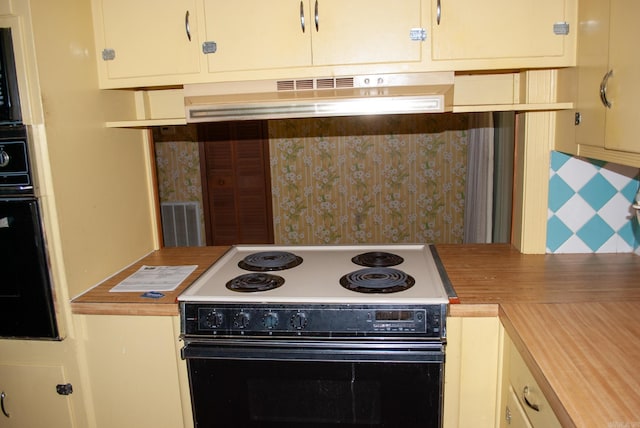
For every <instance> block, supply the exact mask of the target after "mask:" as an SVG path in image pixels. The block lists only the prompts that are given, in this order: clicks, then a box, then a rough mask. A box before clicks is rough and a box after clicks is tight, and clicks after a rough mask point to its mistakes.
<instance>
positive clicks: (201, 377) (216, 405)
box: [187, 358, 443, 428]
mask: <svg viewBox="0 0 640 428" xmlns="http://www.w3.org/2000/svg"><path fill="white" fill-rule="evenodd" d="M187 363H188V365H189V377H190V383H191V393H192V404H193V410H194V417H195V419H196V421H197V425H196V426H197V427H200V428H202V427H213V428H216V427H234V428H235V427H238V428H243V427H245V428H256V427H260V428H276V427H277V428H293V427H295V428H367V427H371V428H435V427H439V426H440V423H441V409H442V388H441V384H442V367H443V365H442V364H441V363H426V364H425V363H389V362H357V363H354V362H340V361H331V362H327V361H324V362H319V361H318V362H309V361H272V360H269V361H251V360H245V361H242V360H217V359H204V358H203V359H198V358H194V359H188V360H187Z"/></svg>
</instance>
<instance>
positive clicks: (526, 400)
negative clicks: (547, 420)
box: [522, 386, 540, 412]
mask: <svg viewBox="0 0 640 428" xmlns="http://www.w3.org/2000/svg"><path fill="white" fill-rule="evenodd" d="M527 395H529V387H528V386H525V387H524V390H523V391H522V399H523V400H524V403H525V404H526V405H527V406H529V407H531V408H532V409H533V410H535V411H536V412H539V411H540V406H538V405H537V404H533V403H532V402H530V401H529V399H528V398H527Z"/></svg>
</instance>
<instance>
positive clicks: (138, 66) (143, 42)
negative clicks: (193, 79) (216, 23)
mask: <svg viewBox="0 0 640 428" xmlns="http://www.w3.org/2000/svg"><path fill="white" fill-rule="evenodd" d="M92 6H93V15H94V32H95V36H96V50H97V56H98V58H97V61H98V74H99V78H100V86H101V87H102V88H110V87H135V86H147V85H156V86H157V85H171V84H178V83H181V82H180V78H179V76H184V75H189V74H197V73H198V72H199V71H200V53H199V52H200V50H199V49H200V46H199V45H200V43H199V41H198V32H197V19H196V18H197V17H196V0H134V1H131V0H93V3H92Z"/></svg>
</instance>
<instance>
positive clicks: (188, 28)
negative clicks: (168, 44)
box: [184, 11, 191, 41]
mask: <svg viewBox="0 0 640 428" xmlns="http://www.w3.org/2000/svg"><path fill="white" fill-rule="evenodd" d="M184 31H185V32H186V33H187V39H189V41H191V25H190V24H189V11H187V12H186V13H185V14H184Z"/></svg>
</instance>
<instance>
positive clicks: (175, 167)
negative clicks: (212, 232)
mask: <svg viewBox="0 0 640 428" xmlns="http://www.w3.org/2000/svg"><path fill="white" fill-rule="evenodd" d="M153 140H154V143H155V156H156V174H157V180H158V195H159V197H160V203H164V202H198V204H199V205H198V208H199V209H198V211H199V213H200V226H199V227H200V236H203V237H204V211H203V206H202V184H201V178H200V155H199V151H198V139H197V132H196V128H195V127H193V126H175V127H174V126H171V127H163V128H156V129H154V132H153ZM203 239H204V238H203ZM202 244H204V242H202Z"/></svg>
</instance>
